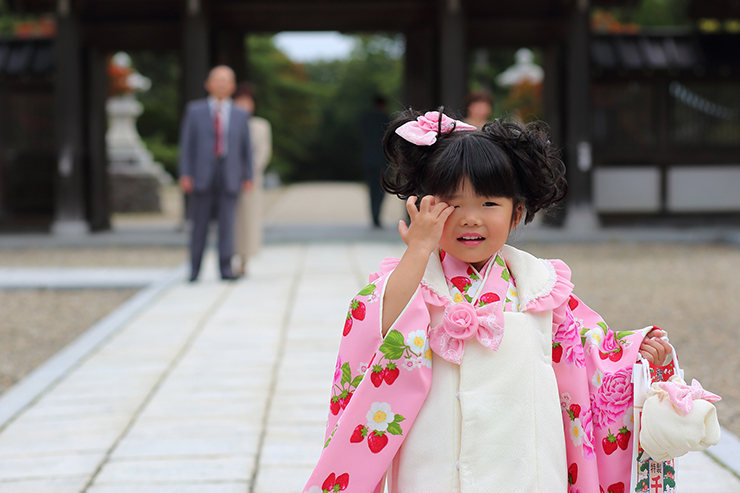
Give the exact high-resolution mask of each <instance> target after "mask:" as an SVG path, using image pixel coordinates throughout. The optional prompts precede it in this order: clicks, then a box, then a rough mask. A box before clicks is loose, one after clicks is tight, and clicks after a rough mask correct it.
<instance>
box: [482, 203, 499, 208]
mask: <svg viewBox="0 0 740 493" xmlns="http://www.w3.org/2000/svg"><path fill="white" fill-rule="evenodd" d="M495 205H496V202H484V203H483V207H493V206H495Z"/></svg>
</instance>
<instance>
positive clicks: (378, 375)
mask: <svg viewBox="0 0 740 493" xmlns="http://www.w3.org/2000/svg"><path fill="white" fill-rule="evenodd" d="M384 371H385V368H383V367H382V366H380V365H373V371H371V372H370V381H371V382H372V383H373V385H375V386H376V387H380V384H381V383H383V377H384V376H385V374H384V373H383V372H384Z"/></svg>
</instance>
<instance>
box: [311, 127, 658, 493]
mask: <svg viewBox="0 0 740 493" xmlns="http://www.w3.org/2000/svg"><path fill="white" fill-rule="evenodd" d="M383 146H384V150H385V153H386V156H387V158H388V160H389V162H390V166H391V167H390V170H391V172H390V174H389V176H387V177H384V183H383V185H384V188H385V189H386V190H387V191H388V192H390V193H394V194H397V195H398V196H399V197H401V198H404V199H407V210H408V212H409V216H410V219H411V221H410V224H409V225H408V226H407V225H406V224H405V223H404V222H403V221H401V223H400V224H399V232H400V234H401V237H402V238H403V241H404V242H405V243H406V245H407V248H406V251H405V253H404V255H403V258H401V259H400V260H398V259H386V260H385V261H384V262H383V263H382V264H381V266H380V268H381V271H380V272H379V273H378V274H375V275H372V276H371V278H370V280H371V284H369V285H368V286H366V287H365V288H364V289H363V290H362V291H360V293H359V294H358V295H357V296H356V297H355V298H354V299H353V300H352V303H351V305H350V311H349V313H348V314H347V319H346V323H345V326H344V331H343V340H342V343H341V346H340V352H339V357H338V359H337V369H336V372H335V377H334V385H333V392H332V398H331V405H330V414H329V423H328V426H327V434H326V445H325V447H324V450H323V452H322V455H321V459H320V460H319V463H318V465H317V466H316V468H315V470H314V472H313V474H312V476H311V478H310V479H309V481H308V484H307V485H306V488H305V491H306V492H309V493H316V492H324V491H348V492H373V491H375V492H379V491H382V489H383V486H384V485H387V489H388V491H389V492H390V493H427V492H428V493H454V492H466V493H467V492H470V493H484V492H485V493H488V492H495V491H501V492H507V493H565V492H572V493H597V492H599V491H603V492H605V493H608V492H611V493H622V492H624V491H627V490H628V489H629V486H630V467H631V463H632V459H633V456H632V440H633V439H634V437H633V436H632V429H633V424H632V385H631V384H630V378H631V372H632V365H633V364H634V363H635V362H636V360H637V358H638V353H639V354H641V355H642V356H643V357H644V358H646V359H647V360H648V361H651V362H654V363H656V364H662V363H663V362H664V360H665V359H666V356H667V355H668V354H670V353H671V347H670V345H668V343H667V342H665V341H664V340H662V339H661V337H662V336H663V333H662V332H661V331H660V330H657V329H654V330H653V328H646V329H642V330H638V331H622V332H616V333H615V332H614V331H612V330H611V329H610V328H609V327H608V326H607V325H606V324H605V323H604V321H603V320H602V319H601V317H599V315H598V314H596V313H595V312H593V311H592V310H591V309H590V308H588V307H587V306H586V305H585V304H583V302H581V301H580V300H579V299H578V298H577V297H576V296H575V295H573V294H572V290H573V284H571V282H570V270H569V269H568V267H567V266H566V265H565V264H564V263H563V262H562V261H559V260H541V259H537V258H535V257H533V256H531V255H529V254H527V253H525V252H523V251H520V250H517V249H515V248H512V247H510V246H508V245H506V244H505V243H506V240H507V238H508V236H509V233H510V232H511V231H512V230H513V229H514V228H515V227H516V226H517V225H518V224H519V223H520V222H521V221H522V220H524V223H525V224H526V223H529V222H530V221H531V220H532V218H533V217H534V215H535V213H537V212H538V211H539V210H542V209H545V208H547V207H549V206H551V205H553V204H555V203H557V202H559V201H560V200H562V198H563V197H564V195H565V192H566V182H565V177H564V175H565V168H564V165H563V163H562V162H561V161H560V160H559V159H558V158H557V156H556V154H555V151H554V149H553V146H551V145H550V142H549V140H548V139H547V136H546V135H545V133H544V132H543V131H541V130H540V128H539V127H537V126H536V125H528V126H526V127H525V126H522V125H519V124H515V123H501V122H498V121H496V122H494V123H489V124H487V125H486V126H485V127H484V128H483V129H482V130H477V129H476V128H475V127H473V126H471V125H467V124H465V123H463V122H459V121H456V120H453V119H451V118H449V117H447V116H446V115H444V114H443V113H441V112H428V113H426V114H424V115H421V114H418V113H412V112H406V113H404V114H402V116H401V117H400V118H399V119H397V120H396V121H395V122H393V123H392V124H391V126H390V128H389V129H388V132H387V133H386V135H385V138H384V141H383Z"/></svg>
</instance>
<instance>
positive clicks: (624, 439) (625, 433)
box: [617, 426, 632, 450]
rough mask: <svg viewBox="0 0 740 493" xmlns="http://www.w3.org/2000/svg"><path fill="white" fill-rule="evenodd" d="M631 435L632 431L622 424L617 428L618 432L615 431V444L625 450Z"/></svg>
mask: <svg viewBox="0 0 740 493" xmlns="http://www.w3.org/2000/svg"><path fill="white" fill-rule="evenodd" d="M631 436H632V432H631V431H629V430H628V429H627V427H626V426H623V427H621V428H620V429H619V433H617V445H619V448H621V449H622V450H627V447H628V446H629V444H630V437H631Z"/></svg>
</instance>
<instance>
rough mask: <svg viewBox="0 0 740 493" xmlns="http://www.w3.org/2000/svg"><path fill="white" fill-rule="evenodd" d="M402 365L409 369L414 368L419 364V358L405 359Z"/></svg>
mask: <svg viewBox="0 0 740 493" xmlns="http://www.w3.org/2000/svg"><path fill="white" fill-rule="evenodd" d="M401 366H403V367H404V368H406V369H407V370H408V371H411V370H413V369H414V368H416V367H418V366H419V360H418V358H409V359H407V360H405V361H404V362H403V363H401Z"/></svg>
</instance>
